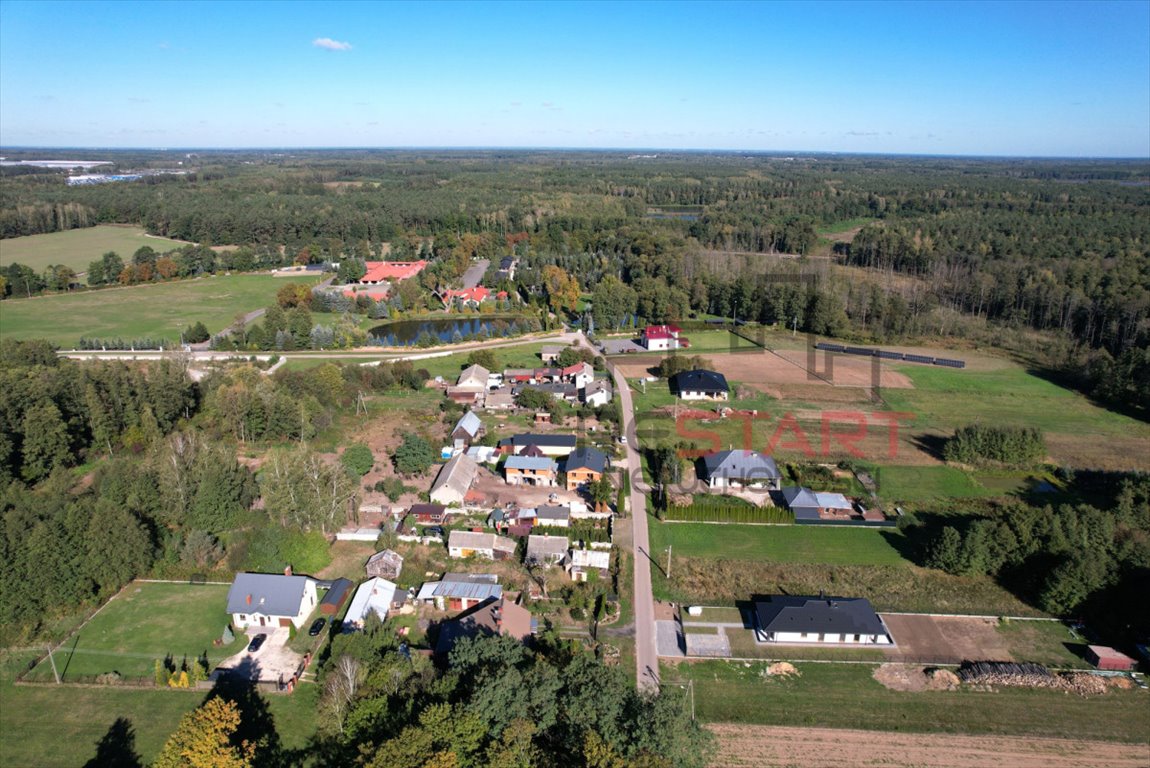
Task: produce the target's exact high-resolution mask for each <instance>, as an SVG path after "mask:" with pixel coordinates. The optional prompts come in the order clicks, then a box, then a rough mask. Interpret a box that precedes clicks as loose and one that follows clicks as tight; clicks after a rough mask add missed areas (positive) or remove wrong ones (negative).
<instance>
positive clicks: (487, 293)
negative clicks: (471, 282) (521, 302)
mask: <svg viewBox="0 0 1150 768" xmlns="http://www.w3.org/2000/svg"><path fill="white" fill-rule="evenodd" d="M492 295H493V294H492V293H491V289H490V288H484V287H483V286H482V285H477V286H475V287H474V288H464V289H463V290H460V291H456V290H454V289H451V290H447V291H444V292H443V295H442V297H441V299H442V301H443V306H445V307H448V308H450V307H451V305H452V304H454V303H455V302H456V301H462V302H463V303H464V304H470V305H471V306H474V307H478V306H479V305H480V304H482V303H483V302H485V301H487V300H488V299H490V298H491V297H492ZM494 296H495V298H496V299H499V300H500V301H502V300H503V299H506V298H507V291H500V292H499V293H496V294H494Z"/></svg>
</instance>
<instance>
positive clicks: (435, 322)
mask: <svg viewBox="0 0 1150 768" xmlns="http://www.w3.org/2000/svg"><path fill="white" fill-rule="evenodd" d="M526 322H527V321H526V320H525V319H524V318H517V317H503V318H490V317H461V318H458V319H456V318H451V317H437V318H434V319H429V320H397V321H395V322H394V323H387V324H385V325H377V326H375V327H374V328H372V329H371V330H370V331H368V332H367V333H368V337H369V338H368V343H370V344H379V345H381V346H384V347H413V346H415V345H416V344H418V343H419V339H420V338H421V337H422V336H423V335H424V334H430V335H431V336H433V337H435V338H436V339H437V340H438V341H439V343H440V344H450V343H451V341H452V339H455V340H456V341H459V339H463V340H466V339H467V338H468V337H475V336H483V335H486V336H488V337H492V338H498V337H502V336H517V335H519V334H521V333H523V332H525V331H526V330H527V329H526ZM457 332H458V334H459V338H456V333H457Z"/></svg>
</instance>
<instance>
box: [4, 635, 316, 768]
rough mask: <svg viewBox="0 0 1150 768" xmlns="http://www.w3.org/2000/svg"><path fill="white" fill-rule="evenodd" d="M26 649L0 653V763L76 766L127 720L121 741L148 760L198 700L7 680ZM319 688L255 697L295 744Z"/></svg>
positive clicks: (308, 727)
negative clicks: (0, 702) (127, 732)
mask: <svg viewBox="0 0 1150 768" xmlns="http://www.w3.org/2000/svg"><path fill="white" fill-rule="evenodd" d="M28 660H29V659H28V657H25V656H20V655H12V656H7V657H4V656H0V698H2V699H3V702H4V705H3V706H0V765H5V766H33V765H34V766H37V768H75V766H78V765H84V764H85V763H86V762H87V761H88V760H91V759H92V758H93V757H94V756H95V754H96V746H97V743H98V742H100V741H101V740H102V739H105V738H107V737H108V736H110V735H114V733H115V731H114V730H113V726H114V724H115V723H116V722H117V721H118V720H121V719H122V720H124V721H126V723H127V725H128V727H129V729H130V733H131V736H130V738H129V739H128V742H129V743H128V745H127V746H128V747H130V748H132V749H134V751H135V752H136V753H137V754H139V756H140V757H141V758H142V760H141V762H142V763H143V764H145V765H147V764H149V763H150V762H151V761H152V760H153V759H154V758H155V757H156V755H157V753H158V752H159V751H160V748H161V747H162V746H163V744H164V742H165V741H166V740H167V739H168V736H170V735H171V733H172V731H174V730H175V728H176V725H177V724H178V723H179V721H180V717H181V716H182V715H183V714H184V713H186V712H189V711H191V710H192V709H195V708H196V707H198V706H199V705H200V704H201V703H203V701H204V699H205V698H206V694H205V693H204V692H203V691H194V690H174V689H159V690H147V689H144V690H130V689H123V688H113V687H87V686H85V687H77V686H71V685H62V686H56V685H52V684H42V685H39V684H38V685H20V686H17V685H15V684H14V683H13V680H14V678H15V676H16V673H17V671H18V670H19V669H21V668H23V667H24V666H25V665H26V664H27V662H28ZM318 697H319V690H318V689H317V688H316V686H315V685H312V684H306V683H305V684H303V685H301V686H300V687H299V688H298V689H297V690H296V692H295V693H293V694H292V695H290V696H284V695H270V696H267V697H264V698H262V701H264V702H266V705H267V711H268V714H269V715H270V717H271V719H272V720H273V722H274V724H275V728H276V730H277V731H278V733H279V735H280V741H281V743H282V745H283V746H284V747H285V748H287V749H299V748H302V747H303V746H305V745H306V744H307V741H308V739H310V738H311V735H312V734H313V733H315V709H316V702H317V700H318Z"/></svg>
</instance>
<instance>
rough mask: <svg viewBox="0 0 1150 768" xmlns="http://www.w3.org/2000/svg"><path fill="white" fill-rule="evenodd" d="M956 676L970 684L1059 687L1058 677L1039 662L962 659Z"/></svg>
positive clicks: (1060, 685)
mask: <svg viewBox="0 0 1150 768" xmlns="http://www.w3.org/2000/svg"><path fill="white" fill-rule="evenodd" d="M958 676H959V678H960V679H961V680H962V682H964V683H968V684H971V685H1014V686H1022V687H1026V688H1061V687H1062V684H1061V682H1060V681H1059V679H1058V678H1057V677H1056V676H1054V675H1052V674H1051V673H1050V670H1049V669H1047V668H1046V667H1044V666H1042V665H1041V664H1029V663H1024V664H1019V663H1017V662H1013V661H964V662H963V663H962V666H961V667H959V668H958Z"/></svg>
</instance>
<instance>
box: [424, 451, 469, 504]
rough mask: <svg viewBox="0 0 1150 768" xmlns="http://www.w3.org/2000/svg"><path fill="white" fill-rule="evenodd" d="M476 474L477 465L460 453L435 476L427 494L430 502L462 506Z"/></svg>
mask: <svg viewBox="0 0 1150 768" xmlns="http://www.w3.org/2000/svg"><path fill="white" fill-rule="evenodd" d="M478 472H479V465H478V464H476V463H475V462H474V461H472V460H471V459H470V458H468V457H467V455H466V454H462V453H461V454H459V455H458V456H456V457H454V458H452V459H451V460H450V461H448V462H447V463H446V464H444V465H443V467H442V468H441V469H440V470H439V474H438V475H436V477H435V482H434V483H432V485H431V493H430V494H429V496H430V498H431V500H432V501H434V502H436V503H439V504H446V505H450V504H455V505H456V506H463V499H464V497H465V496H466V495H467V491H468V489H469V488H471V484H472V483H473V482H475V475H476V474H478Z"/></svg>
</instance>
